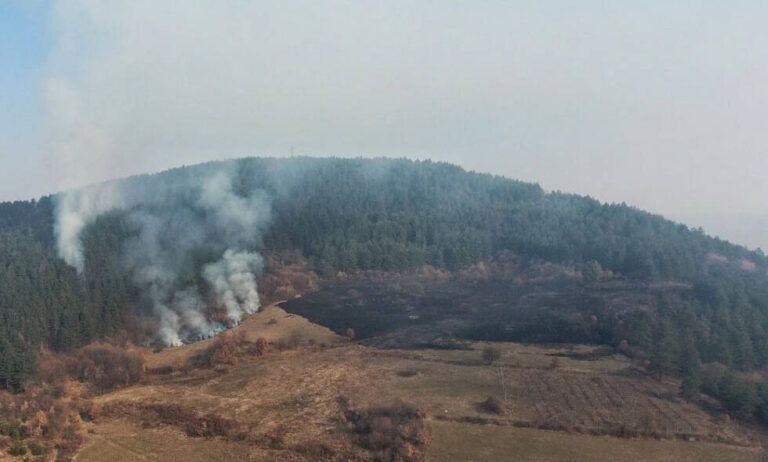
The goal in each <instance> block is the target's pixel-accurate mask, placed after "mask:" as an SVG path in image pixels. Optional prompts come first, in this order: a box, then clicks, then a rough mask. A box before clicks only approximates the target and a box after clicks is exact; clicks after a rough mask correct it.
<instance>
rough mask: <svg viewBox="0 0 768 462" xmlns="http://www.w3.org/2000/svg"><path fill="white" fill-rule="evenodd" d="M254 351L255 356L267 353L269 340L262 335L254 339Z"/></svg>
mask: <svg viewBox="0 0 768 462" xmlns="http://www.w3.org/2000/svg"><path fill="white" fill-rule="evenodd" d="M254 353H255V354H256V356H264V355H266V354H267V353H269V341H268V340H267V339H265V338H263V337H259V338H258V339H256V344H255V345H254Z"/></svg>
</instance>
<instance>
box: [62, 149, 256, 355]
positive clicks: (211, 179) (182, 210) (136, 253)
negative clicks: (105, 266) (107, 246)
mask: <svg viewBox="0 0 768 462" xmlns="http://www.w3.org/2000/svg"><path fill="white" fill-rule="evenodd" d="M219 165H220V167H216V168H211V167H210V166H209V167H207V168H197V169H194V171H193V172H190V171H189V170H188V169H181V170H177V171H171V172H166V173H165V174H163V176H162V178H158V177H151V176H148V177H136V178H131V179H128V180H124V181H119V182H110V183H105V184H101V185H95V186H90V187H87V188H83V189H80V190H75V191H72V192H67V193H64V194H62V195H60V196H59V197H58V199H57V204H56V205H57V209H56V210H57V213H56V223H55V230H56V239H57V248H58V251H59V255H60V256H61V258H63V259H64V260H65V261H66V262H67V263H69V264H70V265H72V266H74V267H75V268H76V269H77V270H78V272H81V273H83V272H84V271H85V273H86V276H87V272H88V271H87V270H88V268H87V267H86V265H87V261H86V258H85V257H84V252H83V241H82V236H83V231H84V229H86V227H87V226H89V225H90V224H92V223H93V222H94V221H95V220H96V219H97V218H98V217H99V216H101V215H102V214H104V213H107V212H119V213H120V214H122V217H123V218H124V222H125V223H126V226H127V228H128V230H129V235H128V237H127V238H126V239H125V240H124V242H123V244H122V248H121V258H122V260H121V261H122V263H123V265H124V266H125V268H126V269H127V270H129V271H130V272H131V274H132V277H133V281H134V283H135V284H136V286H137V287H138V288H139V289H140V291H141V298H142V300H141V301H142V304H143V305H146V306H149V307H151V309H152V311H153V313H154V315H155V317H156V318H157V321H158V328H157V331H156V336H155V339H154V340H155V341H156V342H159V343H162V344H165V345H179V344H181V343H184V342H187V341H194V340H198V339H201V338H206V337H209V336H212V335H214V334H216V333H217V332H220V331H222V330H224V329H225V328H227V327H228V326H230V325H233V324H237V323H239V322H240V321H241V320H242V317H243V315H245V314H251V313H254V312H255V311H257V310H258V308H259V296H258V288H257V283H256V279H257V277H258V275H259V274H260V272H261V270H262V259H261V256H260V255H259V254H258V253H257V252H256V250H257V249H258V247H259V246H260V241H261V235H262V233H263V230H264V229H265V226H266V225H267V224H268V223H269V217H270V202H269V200H268V198H267V196H266V195H265V194H264V193H263V192H262V191H259V190H250V191H237V192H236V191H235V188H234V181H235V179H236V176H235V175H234V174H233V171H234V168H235V167H236V165H235V164H234V163H223V164H219ZM94 270H96V271H97V270H98V269H97V268H94ZM221 311H223V315H222V313H221Z"/></svg>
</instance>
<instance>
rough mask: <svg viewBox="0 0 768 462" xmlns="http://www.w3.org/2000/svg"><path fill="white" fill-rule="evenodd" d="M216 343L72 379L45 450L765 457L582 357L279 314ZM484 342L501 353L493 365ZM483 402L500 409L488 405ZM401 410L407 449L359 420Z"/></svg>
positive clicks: (158, 353)
mask: <svg viewBox="0 0 768 462" xmlns="http://www.w3.org/2000/svg"><path fill="white" fill-rule="evenodd" d="M227 335H230V336H232V337H241V338H242V339H244V340H242V341H241V343H240V347H239V348H238V349H237V353H236V358H237V361H232V360H231V358H230V361H228V364H229V365H228V366H227V367H226V368H211V367H207V366H197V367H192V368H190V367H188V366H189V364H191V361H192V362H193V361H194V359H193V358H195V357H196V356H197V355H198V354H199V353H200V352H201V351H204V350H206V349H208V348H209V347H210V346H211V344H212V343H213V341H212V340H208V341H205V342H199V343H195V344H191V345H185V346H182V347H175V348H167V349H162V350H151V349H145V348H139V347H132V351H138V352H140V353H141V354H143V355H144V357H145V359H146V363H147V373H146V375H145V377H144V378H142V379H141V380H140V381H139V382H138V383H136V384H134V385H131V386H129V387H124V388H118V389H116V390H114V391H109V392H106V393H102V394H96V395H94V394H92V393H90V392H89V391H88V389H87V388H85V387H82V386H79V384H70V385H69V386H68V391H67V392H65V396H64V399H65V400H68V401H69V402H70V403H74V404H70V406H74V407H75V409H80V411H79V414H76V415H73V416H71V417H70V419H72V421H73V422H75V423H76V425H75V428H76V429H77V430H76V432H77V435H79V436H77V438H76V439H75V441H76V443H74V446H72V444H64V443H63V442H62V443H59V444H58V446H56V447H51V448H49V449H46V452H45V454H47V455H48V456H50V457H52V456H54V455H55V456H56V457H61V456H63V455H64V451H66V450H70V451H71V454H72V456H74V460H75V461H80V462H90V461H102V460H124V461H142V460H199V461H204V460H228V461H243V460H259V461H270V460H274V461H317V460H325V461H330V460H339V461H341V460H344V461H349V460H360V461H362V460H407V461H418V460H428V461H441V462H442V461H463V460H468V458H470V459H476V460H477V459H480V460H510V459H512V460H540V461H557V460H563V458H567V459H568V460H576V461H581V460H583V461H625V460H626V461H635V460H669V461H672V460H674V461H701V460H718V461H757V460H761V459H760V457H761V452H762V451H761V447H760V436H759V434H757V433H755V432H753V431H752V430H750V429H748V428H746V427H744V426H742V425H740V424H738V423H731V422H726V421H724V420H723V419H721V418H720V416H719V415H718V414H717V412H714V413H711V411H704V410H702V408H700V407H699V406H696V405H693V404H691V403H688V402H685V401H684V400H682V399H680V398H677V397H676V396H675V395H676V389H677V382H676V381H674V380H669V379H667V380H664V381H662V382H658V381H656V380H655V379H653V378H650V377H643V376H642V375H638V372H637V371H636V369H635V368H636V366H635V365H633V363H632V362H631V361H629V360H628V359H627V358H626V357H624V356H622V355H604V354H598V355H597V356H595V353H598V351H597V350H598V349H596V348H595V347H594V346H585V345H574V344H560V345H556V346H553V345H530V344H520V343H512V342H494V343H486V342H472V343H468V344H466V345H465V348H463V349H461V350H455V349H454V350H447V349H430V348H426V349H420V350H411V349H391V348H390V349H386V350H384V349H379V348H376V347H370V346H363V345H359V344H355V343H350V342H349V341H348V340H347V339H345V338H343V337H339V336H336V335H334V334H333V333H331V332H329V331H328V330H326V329H324V328H322V327H320V326H317V325H314V324H312V323H310V322H308V321H307V320H305V319H304V318H302V317H300V316H297V315H292V314H290V313H287V312H286V311H284V310H283V309H281V308H280V307H278V306H268V307H266V308H265V309H264V310H263V311H262V312H260V313H258V314H256V315H253V316H251V317H249V318H248V319H247V320H246V321H245V322H243V323H242V324H241V325H240V326H238V327H236V328H235V329H233V330H232V332H230V333H228V334H227ZM259 338H269V339H270V344H271V348H270V349H269V351H268V352H266V354H259V355H256V354H253V353H252V352H249V351H250V350H249V347H248V346H247V345H248V344H249V342H252V341H254V340H255V339H259ZM488 347H492V348H497V349H498V350H499V351H500V353H501V354H500V357H499V359H498V360H496V361H495V362H494V363H493V364H492V365H489V364H488V363H487V362H485V360H484V359H483V355H482V351H483V350H484V349H485V348H488ZM555 358H556V359H557V363H556V366H554V367H553V364H554V363H553V359H555ZM489 397H493V398H495V399H497V400H498V402H499V403H500V409H495V410H489V409H487V408H486V407H484V404H483V403H484V402H485V400H487V399H488V398H489ZM0 398H2V396H0ZM37 400H39V398H37V399H35V400H31V402H32V403H33V404H32V405H31V409H34V408H35V406H36V404H35V403H36V402H37ZM0 403H2V400H1V399H0ZM56 406H57V407H60V406H64V404H62V403H61V402H60V401H57V404H56ZM409 406H410V407H409ZM403 409H413V410H414V411H413V412H416V413H417V414H418V416H423V417H415V419H414V420H412V421H410V422H409V423H408V425H416V426H417V428H420V429H421V430H420V431H421V433H419V434H420V435H421V436H419V437H418V438H417V437H414V439H412V440H411V439H408V440H405V441H404V440H401V439H399V438H400V437H399V436H396V435H398V434H400V432H403V433H402V434H403V435H407V434H409V433H408V430H407V429H406V428H407V427H406V426H403V427H400V426H397V425H395V426H394V428H393V427H392V426H390V425H392V424H393V423H396V422H397V421H396V420H394V417H386V418H385V417H379V418H378V419H379V420H377V421H376V422H377V423H373V424H372V426H371V427H370V428H369V427H365V426H360V424H359V423H358V421H356V420H355V419H357V418H360V417H359V416H361V415H362V416H364V415H366V413H379V415H382V416H383V415H388V416H395V415H397V414H396V412H403ZM38 415H39V414H38ZM50 415H51V417H53V414H50ZM374 415H375V414H374ZM36 419H37V418H33V419H30V421H31V422H35V421H36ZM382 419H386V420H387V422H389V423H388V424H387V425H384V424H383V422H384V420H382ZM214 422H215V423H216V424H215V425H214ZM32 428H34V427H32ZM32 433H34V431H32ZM414 435H415V433H414ZM630 437H631V438H630ZM65 441H66V440H65ZM28 444H29V443H28ZM68 448H71V449H68ZM395 454H397V455H398V456H397V457H400V458H390V456H392V457H394V455H395ZM3 457H4V456H3V455H0V460H9V461H10V460H17V459H15V458H12V457H9V456H5V458H3ZM57 460H59V459H57ZM62 460H66V458H62Z"/></svg>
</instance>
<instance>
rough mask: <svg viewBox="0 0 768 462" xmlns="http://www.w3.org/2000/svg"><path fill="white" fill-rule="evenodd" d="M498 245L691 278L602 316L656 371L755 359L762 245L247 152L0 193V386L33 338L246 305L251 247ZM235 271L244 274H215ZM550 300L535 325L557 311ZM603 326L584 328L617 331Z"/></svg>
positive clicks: (325, 270) (532, 191)
mask: <svg viewBox="0 0 768 462" xmlns="http://www.w3.org/2000/svg"><path fill="white" fill-rule="evenodd" d="M72 223H75V224H77V225H78V227H75V228H74V231H75V232H70V231H72V229H70V228H67V226H70V225H72ZM228 252H229V253H228ZM505 252H513V253H514V254H515V255H517V256H519V257H520V258H521V261H523V262H527V263H525V264H531V263H535V262H542V261H551V262H558V263H563V264H567V265H570V266H571V268H572V271H573V273H574V274H575V275H576V276H577V278H580V277H581V272H582V270H584V271H585V274H586V275H589V277H598V279H599V277H600V275H601V274H603V271H604V270H607V271H612V272H613V274H616V275H621V276H622V277H627V278H630V280H633V281H652V280H677V281H683V282H685V283H687V284H692V289H691V290H688V291H684V292H682V293H680V294H673V295H672V296H668V297H667V296H664V297H659V298H657V299H655V301H654V303H653V304H652V305H649V306H644V307H638V306H635V307H634V308H633V309H629V310H627V311H626V312H624V313H622V315H621V316H620V317H618V318H616V322H617V323H620V324H621V325H623V326H625V327H626V326H627V325H631V326H633V327H632V329H631V330H633V332H635V334H636V337H637V338H638V340H637V341H636V343H637V345H633V346H639V347H643V348H645V349H646V350H653V349H657V350H659V351H658V352H657V353H658V355H657V356H658V357H659V358H668V360H666V359H665V360H664V361H663V364H662V365H663V367H664V368H665V369H670V370H671V369H673V368H674V367H673V364H683V363H691V362H692V363H697V362H698V358H701V359H703V360H704V361H719V362H722V363H724V364H726V365H728V366H731V367H733V368H736V369H740V370H751V369H754V368H756V367H763V366H765V365H767V364H768V353H766V352H768V289H767V285H766V266H767V265H768V263H767V260H766V258H765V257H764V256H763V255H761V254H758V253H754V252H749V251H748V250H746V249H744V248H742V247H739V246H735V245H732V244H730V243H728V242H724V241H720V240H717V239H712V238H709V237H707V236H705V235H704V234H703V233H701V232H699V231H696V230H689V229H687V228H686V227H685V226H682V225H678V224H675V223H672V222H670V221H667V220H665V219H663V218H662V217H659V216H655V215H651V214H648V213H645V212H642V211H639V210H637V209H634V208H631V207H628V206H626V205H616V204H601V203H599V202H597V201H595V200H593V199H590V198H587V197H581V196H576V195H569V194H561V193H545V192H544V191H543V190H542V189H541V188H540V187H538V186H537V185H534V184H527V183H521V182H517V181H512V180H509V179H505V178H501V177H495V176H491V175H484V174H477V173H472V172H466V171H464V170H462V169H461V168H459V167H456V166H453V165H449V164H444V163H433V162H413V161H408V160H392V159H373V160H364V159H314V158H293V159H256V158H252V159H241V160H236V161H228V162H214V163H209V164H203V165H199V166H193V167H184V168H180V169H175V170H171V171H167V172H163V173H159V174H155V175H143V176H138V177H132V178H129V179H125V180H119V181H116V182H111V183H107V184H104V185H96V186H94V187H91V188H86V189H84V190H82V191H74V192H71V193H67V194H65V195H63V196H57V197H53V198H44V199H41V200H40V201H37V202H34V203H31V202H17V203H6V204H2V205H0V319H2V321H3V322H2V323H0V329H1V331H0V339H2V341H0V385H2V386H3V387H6V388H10V389H19V388H20V387H21V386H22V384H23V381H24V379H25V378H27V377H29V376H30V374H31V373H32V369H31V367H30V365H31V364H32V361H31V357H32V356H33V354H34V352H35V351H36V349H37V348H38V346H39V345H41V344H43V345H46V346H48V347H49V348H53V349H56V350H64V349H67V348H72V347H76V346H79V345H83V344H85V343H87V342H89V341H91V340H93V339H95V338H98V337H100V336H102V335H115V334H117V333H118V332H120V331H121V330H123V329H127V330H128V331H129V334H130V335H131V336H133V338H134V340H135V341H137V342H150V343H152V342H154V343H164V342H165V343H167V342H168V340H167V339H169V338H171V339H174V338H175V339H180V340H193V339H197V338H201V337H204V336H207V335H210V333H213V332H216V331H218V330H220V329H223V328H225V327H227V326H229V325H232V324H233V323H234V322H236V320H237V319H238V318H239V317H240V316H241V315H242V313H244V312H249V311H251V310H252V309H253V306H251V305H252V303H250V302H249V304H248V305H249V306H247V307H245V306H244V305H245V301H244V300H245V299H244V298H243V297H241V296H240V295H238V297H236V298H237V300H236V303H233V302H232V301H231V300H230V301H229V302H228V301H227V300H226V299H225V298H226V297H223V296H224V295H226V294H227V293H230V292H227V290H231V288H229V289H227V288H225V289H226V290H219V289H220V283H222V282H223V283H226V284H229V283H231V282H232V281H233V280H237V281H241V282H242V281H245V282H248V281H249V280H251V281H252V280H253V276H252V275H254V274H257V273H258V266H259V263H260V258H259V256H258V253H261V254H263V255H267V256H276V258H277V260H280V259H282V258H283V256H284V255H288V254H292V253H293V254H297V255H298V257H297V258H298V259H299V260H300V259H302V258H306V259H307V261H308V264H309V268H310V269H312V270H314V271H316V272H318V273H319V274H320V275H321V276H323V277H325V278H326V279H327V280H331V279H332V278H334V277H336V276H338V275H339V272H342V273H354V272H359V271H381V270H385V271H409V270H413V269H416V268H419V267H422V266H424V265H429V267H433V268H438V269H441V270H448V271H453V272H454V273H457V272H460V271H463V270H468V269H471V268H475V269H477V268H478V265H485V266H484V267H487V266H488V265H491V266H493V265H496V266H495V267H500V265H501V267H503V266H504V265H505V264H507V263H505V262H504V261H503V260H504V257H503V255H505ZM224 257H227V258H229V257H231V258H230V260H231V261H229V260H227V261H225V259H224ZM62 258H63V259H64V260H62ZM217 259H220V260H217ZM65 261H66V262H69V263H71V264H72V265H74V266H75V267H77V268H78V269H79V270H80V272H78V271H77V270H76V269H75V268H74V267H72V266H69V265H67V264H65ZM238 265H240V266H238ZM473 265H474V266H473ZM221 268H224V269H223V270H222V269H221ZM232 268H238V271H240V270H243V271H246V272H244V273H240V274H239V275H238V277H237V278H233V277H232V276H233V275H232V274H230V275H228V277H221V275H219V276H218V277H217V276H216V274H213V273H215V272H216V271H224V270H226V271H231V270H232ZM595 275H597V276H595ZM249 284H250V283H249ZM580 287H581V285H579V284H572V285H571V288H570V289H569V290H573V291H577V292H578V291H579V290H581V289H580ZM247 289H248V290H250V289H251V288H247ZM235 292H237V291H236V290H235ZM251 292H254V290H251ZM262 295H263V294H262ZM251 296H252V295H249V297H251ZM233 305H234V306H233ZM584 306H585V308H584V309H583V310H582V311H583V312H581V313H580V314H581V315H583V316H586V318H589V316H591V315H593V313H592V312H590V310H591V308H589V307H587V305H584ZM511 308H512V307H505V306H503V305H499V306H498V307H497V308H496V311H497V312H498V314H499V316H500V317H504V311H505V310H508V309H511ZM549 313H550V314H552V315H553V316H555V317H554V318H552V317H542V318H541V319H539V320H538V321H537V322H539V323H540V324H541V325H548V323H551V322H552V321H553V320H555V321H557V319H558V318H557V315H558V313H557V310H552V311H550V312H549ZM576 314H578V313H574V315H576ZM158 326H162V328H159V327H158ZM161 333H164V334H170V335H160V334H161ZM609 334H610V335H603V336H601V337H597V340H596V341H607V340H606V339H609V338H610V339H615V340H617V339H616V337H615V336H614V335H613V334H612V333H609Z"/></svg>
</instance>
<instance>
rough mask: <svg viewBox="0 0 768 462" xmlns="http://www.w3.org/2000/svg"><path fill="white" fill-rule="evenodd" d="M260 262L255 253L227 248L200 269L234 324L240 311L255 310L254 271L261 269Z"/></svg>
mask: <svg viewBox="0 0 768 462" xmlns="http://www.w3.org/2000/svg"><path fill="white" fill-rule="evenodd" d="M263 264H264V262H263V260H262V258H261V256H260V255H258V254H255V253H250V252H236V251H234V250H232V249H227V250H226V251H225V252H224V256H223V257H222V258H221V260H219V261H218V262H216V263H211V264H209V265H207V266H206V267H205V270H204V271H203V276H204V277H205V280H206V281H208V283H210V284H211V287H212V288H213V290H214V292H215V293H216V298H217V301H218V302H219V304H220V305H223V306H224V307H225V308H226V309H227V316H228V317H229V319H231V320H232V321H233V322H235V323H239V322H240V320H241V318H242V315H243V313H244V312H245V313H248V314H252V313H254V312H256V310H258V309H259V292H258V290H257V288H256V276H255V273H258V272H260V271H261V269H262V267H263Z"/></svg>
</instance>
